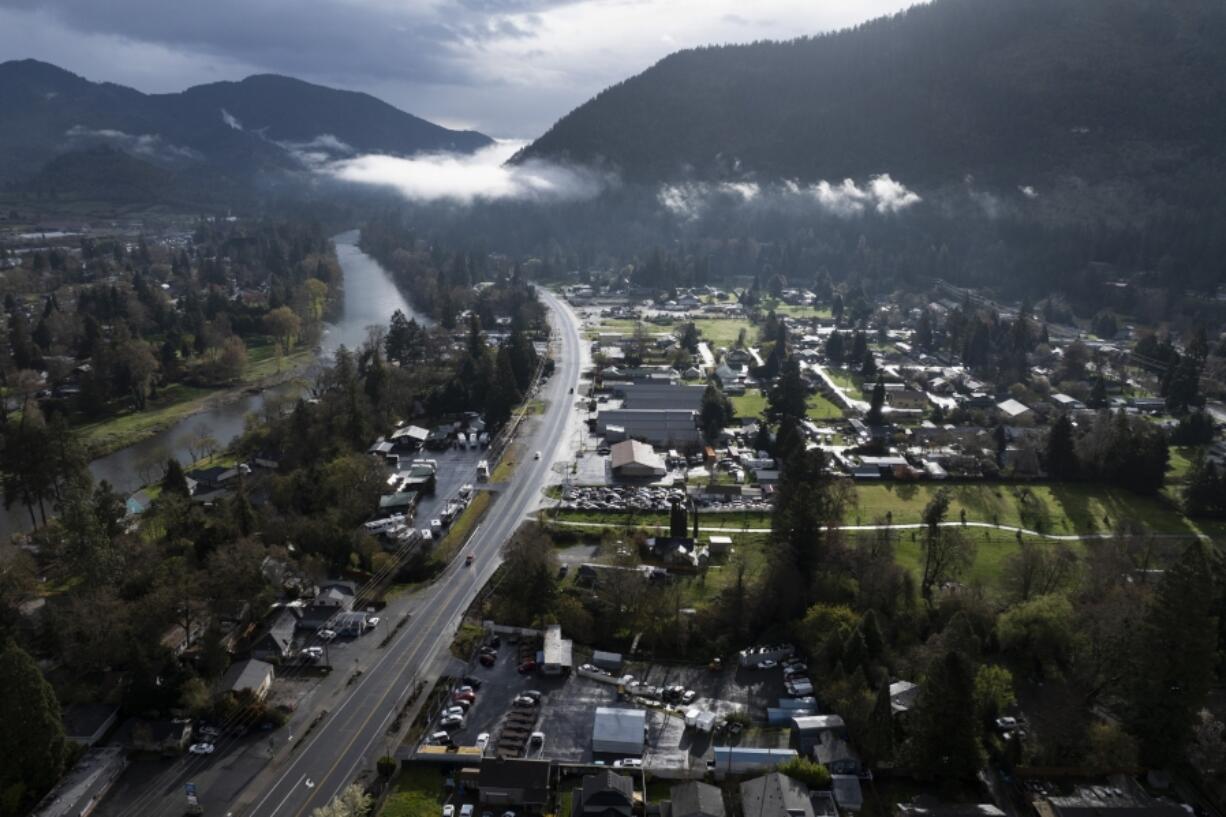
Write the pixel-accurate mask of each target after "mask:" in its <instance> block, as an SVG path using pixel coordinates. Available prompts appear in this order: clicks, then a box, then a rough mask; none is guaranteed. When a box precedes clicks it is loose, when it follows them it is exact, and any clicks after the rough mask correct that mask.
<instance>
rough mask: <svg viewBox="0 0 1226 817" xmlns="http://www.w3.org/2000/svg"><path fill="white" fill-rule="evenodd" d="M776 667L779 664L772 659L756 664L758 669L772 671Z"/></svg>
mask: <svg viewBox="0 0 1226 817" xmlns="http://www.w3.org/2000/svg"><path fill="white" fill-rule="evenodd" d="M777 666H779V662H778V661H775V660H774V659H772V658H768V659H766V660H765V661H759V662H758V669H774V668H775V667H777Z"/></svg>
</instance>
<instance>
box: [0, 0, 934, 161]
mask: <svg viewBox="0 0 1226 817" xmlns="http://www.w3.org/2000/svg"><path fill="white" fill-rule="evenodd" d="M914 1H915V0H756V1H755V2H745V0H0V60H4V59H17V58H22V57H35V58H38V59H43V60H47V61H49V62H54V63H56V64H58V65H61V66H63V67H65V68H67V69H69V70H71V71H75V72H76V73H79V74H82V75H84V76H86V77H87V78H89V79H94V80H108V81H112V82H118V83H121V84H124V85H131V86H133V87H136V88H138V89H140V90H142V91H148V92H158V91H178V90H182V89H183V88H185V87H187V86H189V85H193V84H197V83H202V82H212V81H216V80H222V79H240V78H242V77H244V76H246V75H248V74H252V73H257V72H277V73H283V74H290V75H293V76H297V77H300V78H303V79H307V80H311V81H313V82H319V83H323V84H328V85H334V86H338V87H344V88H351V89H355V90H362V91H367V92H369V93H372V94H375V95H376V96H379V97H381V98H383V99H386V100H387V101H389V102H391V103H392V104H394V105H397V106H399V107H401V108H404V109H405V110H408V111H411V112H413V113H416V114H418V115H420V116H425V117H426V118H428V119H432V120H434V121H437V122H440V123H442V124H445V125H449V126H452V127H471V128H476V129H478V130H482V131H484V132H486V133H488V134H490V135H493V136H498V137H510V138H531V137H534V136H537V135H539V134H540V133H541V132H543V131H544V130H545V129H546V128H548V127H549V125H550V124H551V123H552V122H553V121H554V120H556V119H557V118H558V117H560V116H562V115H564V114H565V113H567V112H568V111H570V110H571V109H572V108H574V107H575V106H577V105H579V104H581V103H582V102H583V101H584V100H586V99H587V98H588V97H590V96H592V95H593V94H594V93H596V92H598V91H600V90H601V89H602V88H605V87H607V86H608V85H610V84H612V83H615V82H617V81H619V80H621V79H623V78H625V77H628V76H631V75H633V74H635V73H638V72H639V71H642V70H643V69H645V68H647V67H648V66H650V65H651V64H652V63H653V62H655V61H656V60H658V59H660V58H661V57H664V56H665V55H667V54H668V53H670V52H672V51H676V50H677V49H680V48H686V47H689V46H694V45H702V44H708V43H727V42H747V41H752V40H758V39H779V38H790V37H796V36H800V35H804V34H813V33H818V32H821V31H826V30H830V29H832V28H841V27H844V26H847V25H852V24H855V23H857V22H861V21H863V20H866V19H869V18H871V17H876V16H879V15H881V14H884V13H888V12H892V11H896V10H898V9H901V8H904V7H906V6H908V5H912V4H913V2H914Z"/></svg>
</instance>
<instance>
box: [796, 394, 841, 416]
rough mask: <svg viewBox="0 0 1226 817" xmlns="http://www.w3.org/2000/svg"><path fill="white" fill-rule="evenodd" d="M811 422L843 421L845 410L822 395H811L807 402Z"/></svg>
mask: <svg viewBox="0 0 1226 817" xmlns="http://www.w3.org/2000/svg"><path fill="white" fill-rule="evenodd" d="M805 406H807V407H808V412H807V414H808V415H809V419H810V420H815V421H817V420H841V419H842V418H843V410H842V409H841V408H839V407H838V406H836V405H835V404H834V403H832V402H830V400H828V399H826V398H825V397H823V396H822V395H820V394H812V395H809V399H808V400H806V401H805Z"/></svg>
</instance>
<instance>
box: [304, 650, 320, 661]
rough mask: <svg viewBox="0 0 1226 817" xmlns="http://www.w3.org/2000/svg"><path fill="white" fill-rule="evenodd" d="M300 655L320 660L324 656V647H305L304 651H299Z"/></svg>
mask: <svg viewBox="0 0 1226 817" xmlns="http://www.w3.org/2000/svg"><path fill="white" fill-rule="evenodd" d="M299 655H301V656H302V657H303V658H308V659H310V660H312V661H318V660H319V659H321V658H323V657H324V648H323V647H303V648H302V652H301V653H299Z"/></svg>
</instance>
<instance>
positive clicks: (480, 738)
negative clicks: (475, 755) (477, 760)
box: [476, 732, 490, 752]
mask: <svg viewBox="0 0 1226 817" xmlns="http://www.w3.org/2000/svg"><path fill="white" fill-rule="evenodd" d="M476 745H477V748H478V749H480V750H481V751H482V752H484V751H485V747H486V746H489V745H490V733H489V732H482V733H481V734H480V735H477V744H476Z"/></svg>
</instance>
